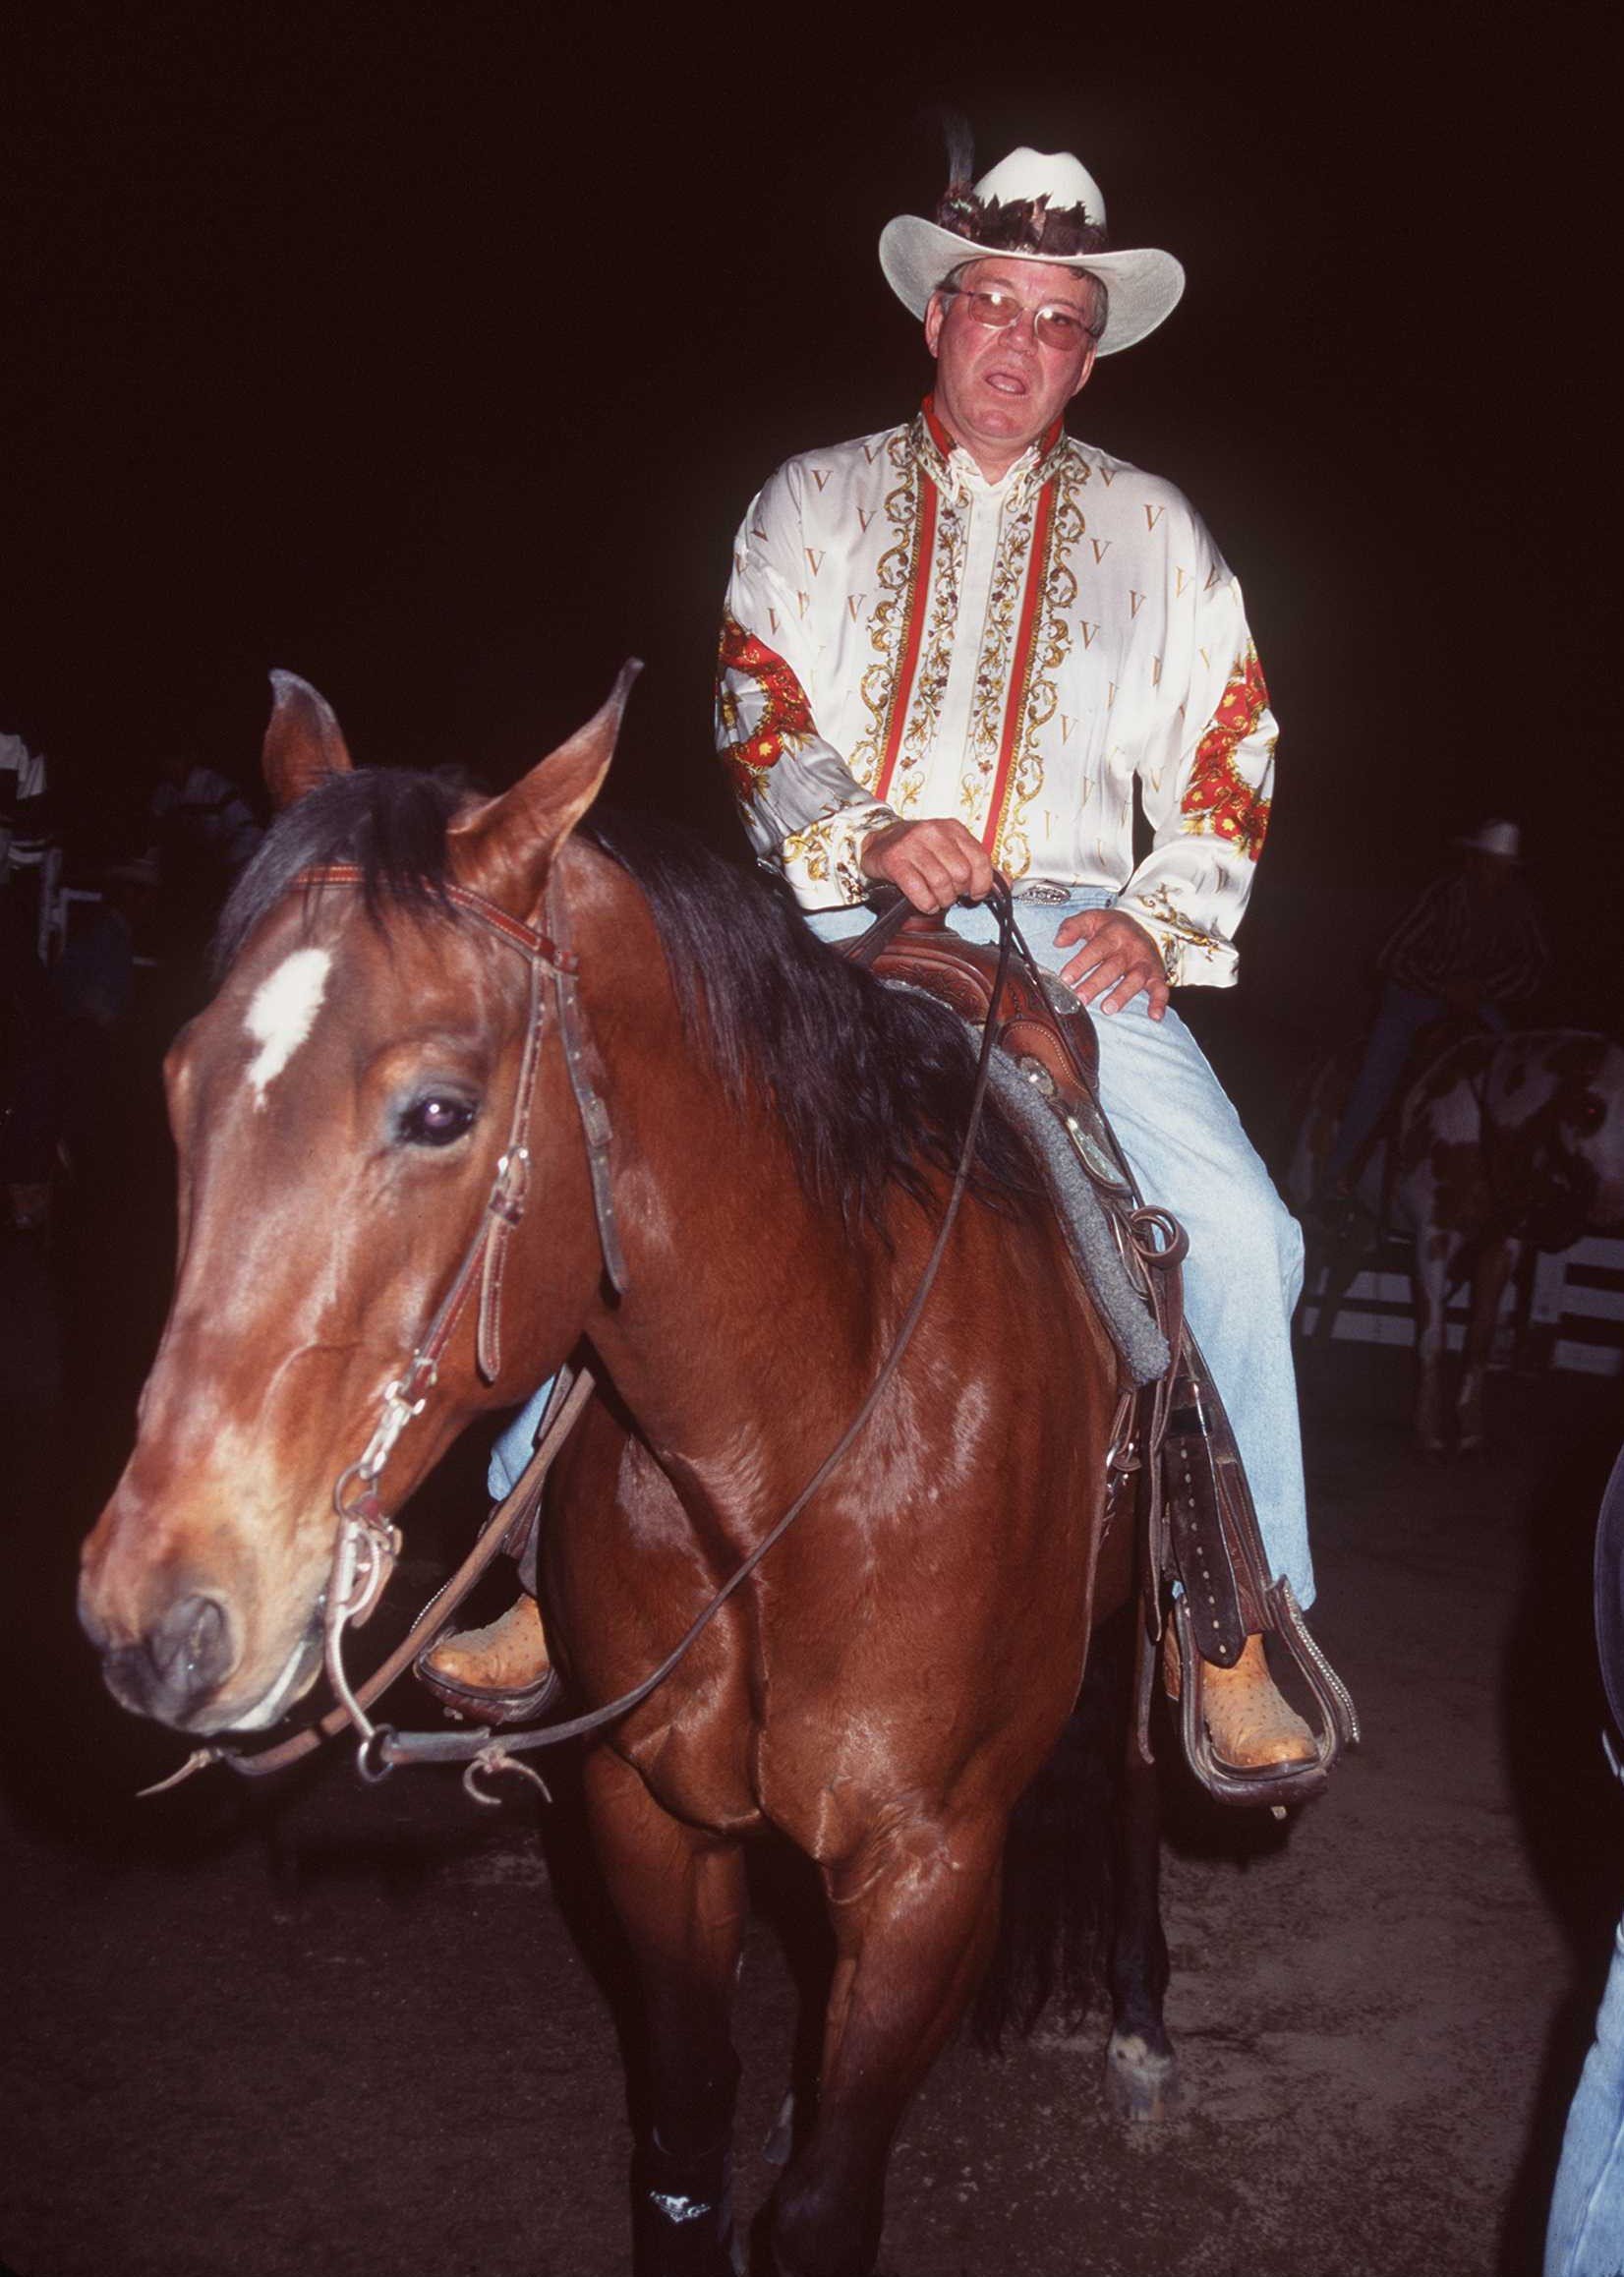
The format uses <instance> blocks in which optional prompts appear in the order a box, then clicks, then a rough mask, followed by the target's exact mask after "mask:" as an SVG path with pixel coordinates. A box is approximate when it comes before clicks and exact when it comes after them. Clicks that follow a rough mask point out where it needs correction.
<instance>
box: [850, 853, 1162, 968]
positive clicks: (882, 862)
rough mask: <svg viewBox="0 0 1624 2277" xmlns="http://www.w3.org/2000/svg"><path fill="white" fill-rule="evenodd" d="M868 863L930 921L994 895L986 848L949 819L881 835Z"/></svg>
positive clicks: (869, 871) (867, 872) (867, 868)
mask: <svg viewBox="0 0 1624 2277" xmlns="http://www.w3.org/2000/svg"><path fill="white" fill-rule="evenodd" d="M862 860H863V875H864V877H867V878H878V879H881V880H883V882H884V883H885V884H887V885H891V886H895V887H896V888H897V889H898V891H899V893H900V894H901V895H902V896H903V897H904V899H905V900H907V901H908V902H910V903H911V904H912V905H913V906H914V908H916V909H919V910H921V911H923V913H924V914H925V915H926V916H927V917H928V916H932V915H934V914H935V912H936V911H937V910H938V909H951V908H952V907H953V905H954V904H955V902H957V901H965V902H980V901H984V900H985V899H986V897H987V896H988V895H989V894H990V893H991V892H992V890H993V865H992V862H991V860H990V858H989V857H988V853H987V849H986V847H984V846H983V845H982V844H981V842H980V840H979V839H976V838H972V837H971V836H970V834H969V832H968V831H967V830H966V829H965V828H964V825H963V824H962V823H961V822H955V821H952V820H951V819H949V818H948V817H946V816H937V817H934V818H932V819H930V820H928V821H925V822H894V823H893V824H892V825H891V827H890V829H889V830H877V831H876V832H875V833H874V835H873V837H872V838H871V839H869V841H868V842H867V844H866V845H865V846H864V847H863V856H862ZM1136 929H1137V928H1135V930H1136ZM1163 994H1164V995H1165V994H1166V991H1165V990H1164V991H1163Z"/></svg>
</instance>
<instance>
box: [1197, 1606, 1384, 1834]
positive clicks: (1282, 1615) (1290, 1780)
mask: <svg viewBox="0 0 1624 2277" xmlns="http://www.w3.org/2000/svg"><path fill="white" fill-rule="evenodd" d="M1265 1611H1266V1612H1267V1614H1268V1616H1269V1617H1268V1619H1267V1621H1266V1623H1265V1626H1266V1628H1268V1629H1271V1630H1272V1631H1273V1633H1274V1634H1275V1635H1276V1636H1277V1637H1278V1638H1279V1639H1280V1641H1281V1643H1282V1644H1283V1645H1284V1647H1285V1649H1286V1651H1287V1652H1288V1653H1289V1654H1290V1655H1291V1659H1292V1664H1293V1665H1294V1666H1295V1667H1296V1668H1297V1670H1298V1672H1299V1674H1300V1675H1301V1676H1302V1678H1303V1680H1304V1682H1305V1684H1306V1686H1307V1688H1308V1691H1309V1693H1310V1695H1311V1697H1312V1700H1313V1705H1314V1710H1315V1714H1316V1717H1317V1721H1318V1724H1319V1728H1318V1730H1317V1731H1316V1732H1315V1733H1314V1754H1313V1757H1312V1759H1311V1760H1310V1761H1308V1762H1305V1763H1283V1764H1279V1765H1276V1766H1273V1767H1265V1768H1264V1769H1262V1770H1258V1771H1238V1770H1237V1769H1236V1768H1235V1767H1234V1765H1233V1764H1228V1763H1225V1762H1224V1760H1223V1758H1222V1757H1221V1756H1219V1755H1218V1754H1216V1753H1215V1752H1214V1749H1213V1745H1212V1739H1211V1735H1210V1734H1209V1732H1208V1730H1207V1724H1206V1708H1205V1700H1204V1679H1203V1676H1202V1672H1201V1671H1202V1667H1203V1663H1202V1659H1201V1655H1200V1654H1199V1652H1198V1651H1197V1650H1196V1646H1195V1632H1194V1627H1193V1624H1192V1622H1191V1620H1190V1617H1189V1604H1188V1602H1187V1601H1186V1600H1185V1598H1184V1597H1182V1596H1181V1597H1177V1598H1175V1599H1174V1601H1173V1606H1172V1608H1171V1618H1172V1622H1173V1635H1174V1640H1175V1642H1176V1644H1177V1646H1178V1649H1179V1735H1180V1738H1181V1740H1182V1741H1183V1743H1184V1751H1185V1758H1186V1761H1187V1762H1188V1763H1189V1768H1190V1770H1191V1771H1192V1772H1193V1773H1194V1774H1195V1777H1196V1778H1197V1779H1198V1780H1199V1781H1200V1782H1201V1784H1202V1785H1203V1786H1204V1787H1205V1788H1206V1789H1207V1792H1208V1793H1209V1794H1212V1795H1215V1796H1216V1797H1217V1798H1218V1800H1219V1801H1220V1802H1233V1803H1254V1804H1255V1803H1264V1804H1267V1805H1270V1806H1271V1807H1273V1808H1276V1809H1282V1810H1283V1809H1285V1808H1287V1807H1288V1806H1289V1805H1291V1804H1294V1803H1305V1802H1311V1801H1312V1800H1313V1798H1314V1797H1315V1796H1316V1795H1319V1794H1323V1793H1324V1791H1325V1788H1326V1785H1327V1784H1328V1782H1329V1779H1330V1774H1331V1767H1332V1765H1333V1764H1334V1763H1335V1762H1336V1760H1337V1758H1338V1756H1339V1755H1341V1753H1342V1751H1343V1749H1344V1748H1345V1747H1353V1746H1355V1745H1357V1743H1358V1740H1359V1716H1358V1713H1357V1712H1356V1710H1355V1707H1354V1703H1353V1699H1352V1697H1351V1696H1350V1694H1349V1691H1348V1688H1347V1686H1346V1685H1345V1684H1344V1683H1343V1681H1342V1679H1341V1677H1340V1676H1339V1675H1338V1674H1337V1673H1336V1670H1335V1669H1334V1668H1333V1667H1332V1666H1331V1664H1330V1663H1329V1661H1327V1660H1326V1658H1325V1656H1324V1654H1323V1653H1322V1652H1321V1651H1320V1649H1319V1647H1318V1646H1317V1645H1316V1644H1315V1643H1314V1641H1313V1639H1312V1637H1311V1636H1309V1634H1308V1631H1307V1628H1306V1626H1305V1623H1304V1619H1303V1614H1302V1611H1301V1609H1300V1608H1299V1606H1298V1603H1297V1598H1296V1596H1295V1594H1294V1592H1293V1590H1292V1585H1291V1583H1290V1582H1289V1581H1288V1580H1287V1579H1286V1577H1285V1576H1284V1574H1282V1575H1281V1577H1280V1578H1279V1580H1278V1581H1276V1582H1274V1583H1272V1584H1271V1585H1270V1588H1269V1590H1268V1593H1267V1596H1266V1599H1265Z"/></svg>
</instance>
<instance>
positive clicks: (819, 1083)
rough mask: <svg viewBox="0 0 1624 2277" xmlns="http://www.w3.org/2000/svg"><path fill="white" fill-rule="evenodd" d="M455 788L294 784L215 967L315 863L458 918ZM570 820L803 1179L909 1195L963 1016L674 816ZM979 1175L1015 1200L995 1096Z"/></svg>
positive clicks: (1009, 1152) (947, 1127)
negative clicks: (639, 907)
mask: <svg viewBox="0 0 1624 2277" xmlns="http://www.w3.org/2000/svg"><path fill="white" fill-rule="evenodd" d="M468 797H469V793H468V790H467V788H466V786H464V785H463V784H462V783H460V782H459V781H457V780H456V779H454V778H452V777H450V776H437V775H427V774H415V773H411V772H408V771H406V770H401V769H389V768H369V769H364V770H361V771H359V772H356V773H353V774H346V775H337V776H334V777H332V778H331V779H330V780H329V781H328V782H326V783H324V784H322V785H321V786H319V788H317V789H315V790H313V791H311V792H310V793H309V794H308V795H307V796H305V797H304V798H301V799H299V800H298V801H297V802H296V803H295V804H294V805H292V806H290V807H289V808H288V809H287V810H286V811H285V812H284V813H283V814H282V815H281V816H280V817H279V819H278V820H277V822H276V823H275V825H274V826H273V828H272V829H271V831H270V833H269V835H268V836H267V838H266V840H265V842H264V844H263V846H262V847H261V849H260V851H259V853H258V854H257V855H256V856H255V859H254V860H253V862H252V863H251V864H250V865H249V867H248V869H247V870H246V871H245V872H244V873H243V875H242V877H241V878H240V879H239V880H238V882H237V884H236V886H235V887H234V889H233V891H232V894H231V897H230V899H229V901H228V902H227V903H226V905H225V908H224V910H223V912H222V914H221V918H220V924H219V929H218V932H217V934H216V937H215V945H214V959H215V966H216V970H217V971H223V970H224V968H225V966H226V965H228V964H229V963H231V962H232V961H233V959H234V958H235V957H236V956H237V954H238V952H239V951H240V950H241V948H242V946H243V944H244V942H245V941H246V940H247V938H248V936H249V934H250V933H251V932H252V931H253V929H254V927H255V926H256V925H257V924H258V923H259V922H260V920H261V917H263V916H264V914H265V913H266V911H267V910H268V909H270V908H271V907H272V906H273V905H275V904H276V903H277V902H279V901H280V900H281V899H282V897H283V896H284V895H285V894H286V893H287V892H288V891H289V890H290V889H291V888H292V887H293V885H294V884H295V882H296V881H297V879H298V877H299V875H300V873H301V872H302V871H304V870H307V869H312V868H319V867H321V866H322V865H324V864H328V863H334V862H347V863H354V864H355V865H356V866H358V867H359V869H360V870H361V873H362V883H363V892H364V895H365V899H366V906H367V910H368V913H369V915H370V916H371V917H372V919H373V921H374V922H375V923H376V924H377V925H379V926H382V927H386V925H387V920H388V914H389V911H390V910H391V908H397V907H401V906H404V907H406V908H408V909H410V910H412V911H414V912H415V913H417V914H418V915H422V916H430V917H439V918H441V919H443V920H444V921H445V922H448V923H456V922H457V921H458V918H457V912H456V908H455V905H453V904H452V902H451V901H450V899H449V896H448V895H447V892H446V888H447V886H448V885H449V883H450V868H449V861H448V853H447V846H446V828H447V825H448V824H449V823H450V821H451V820H452V818H453V817H454V816H455V814H456V813H457V811H458V809H459V808H460V807H462V806H463V805H465V804H466V803H467V801H468ZM580 835H581V836H583V837H584V838H586V839H588V840H590V842H591V843H592V844H593V845H594V846H596V847H598V848H599V849H600V851H601V852H603V853H605V854H607V855H608V856H609V859H610V860H611V861H613V862H615V863H617V864H618V865H619V867H620V868H622V869H623V870H624V871H625V872H626V873H627V875H628V876H629V877H631V878H633V879H634V880H635V881H636V883H637V885H638V886H639V887H640V888H641V889H642V891H643V893H644V895H645V896H646V898H647V900H648V903H649V905H650V908H651V910H652V912H653V915H654V920H655V924H656V926H657V928H658V930H659V933H660V938H661V941H662V943H663V944H664V947H665V951H666V958H667V963H668V965H669V967H670V971H671V977H672V980H673V982H674V984H675V987H676V992H677V1000H678V1004H679V1006H680V1008H681V1014H682V1019H683V1024H684V1029H685V1032H686V1034H687V1036H688V1039H689V1041H690V1043H691V1044H692V1045H693V1046H694V1047H695V1048H696V1049H700V1050H703V1051H705V1052H706V1053H707V1054H708V1055H709V1057H710V1059H711V1061H712V1063H713V1065H714V1066H715V1068H716V1071H717V1074H718V1076H719V1078H720V1080H721V1081H722V1083H723V1085H724V1088H725V1091H726V1093H727V1095H728V1096H729V1097H730V1098H731V1099H733V1100H734V1101H735V1103H737V1102H742V1101H743V1100H744V1099H745V1098H746V1097H748V1096H750V1095H752V1094H756V1095H761V1096H766V1097H770V1098H771V1099H772V1101H773V1102H774V1104H775V1106H776V1107H777V1109H778V1112H779V1115H780V1117H781V1119H782V1121H783V1126H784V1130H785V1132H786V1135H787V1137H788V1139H789V1143H790V1149H791V1153H792V1156H793V1159H794V1162H795V1166H796V1170H797V1173H798V1175H799V1177H800V1179H801V1182H802V1185H803V1186H804V1188H805V1189H806V1191H807V1192H808V1193H809V1194H810V1195H811V1196H812V1197H814V1198H815V1199H816V1200H818V1201H819V1202H821V1203H825V1204H829V1205H832V1206H833V1207H835V1208H837V1209H838V1210H839V1211H840V1212H841V1215H842V1217H843V1218H844V1219H845V1220H846V1222H847V1223H848V1224H850V1223H853V1222H855V1221H857V1220H866V1221H868V1222H870V1223H874V1224H878V1223H880V1222H881V1220H882V1216H883V1210H884V1204H885V1199H886V1196H887V1191H888V1189H890V1188H892V1187H894V1186H899V1187H900V1188H901V1189H902V1191H903V1192H905V1193H907V1194H909V1195H911V1196H913V1197H915V1198H916V1199H918V1200H921V1201H922V1200H923V1199H924V1198H925V1196H926V1194H927V1192H928V1179H927V1167H933V1168H935V1169H937V1170H947V1171H951V1170H952V1169H953V1168H954V1167H955V1165H956V1163H957V1157H958V1151H959V1148H960V1146H961V1145H962V1142H963V1134H964V1129H965V1125H966V1121H967V1117H968V1110H969V1102H970V1094H971V1090H972V1088H973V1076H974V1060H973V1054H972V1051H971V1046H970V1042H969V1038H968V1035H967V1032H966V1031H965V1029H964V1028H963V1027H962V1026H961V1025H960V1024H959V1022H957V1021H956V1020H955V1019H953V1017H952V1016H951V1015H950V1014H948V1013H947V1012H946V1011H945V1010H944V1009H943V1008H942V1007H940V1006H938V1005H935V1004H933V1003H931V1002H930V1001H929V1000H927V999H923V998H921V997H918V996H916V995H914V994H912V993H908V992H902V991H899V990H897V989H893V988H887V987H885V986H884V985H882V984H881V983H880V982H878V981H876V980H874V979H873V977H872V976H871V975H870V974H869V973H867V972H866V971H863V970H862V969H860V968H859V967H857V966H854V965H852V964H849V963H847V962H846V960H845V959H844V958H842V957H839V956H837V955H836V954H835V953H834V952H833V951H832V950H830V949H829V948H827V947H826V946H825V945H824V944H823V943H822V942H821V941H819V940H818V938H817V937H816V935H815V934H814V933H812V931H811V930H810V928H809V927H808V926H807V925H806V924H805V923H803V921H802V919H801V917H800V916H799V914H798V912H797V911H796V909H795V908H794V906H793V905H792V903H791V902H790V900H789V897H788V895H787V893H786V892H785V891H784V890H783V888H782V887H779V886H777V885H775V884H773V883H770V882H769V881H768V880H767V879H766V878H764V877H763V876H762V874H761V873H760V872H759V871H756V870H753V869H749V870H746V869H740V868H737V867H735V866H734V865H732V864H731V863H728V862H725V861H724V860H723V859H722V858H721V857H720V856H718V855H717V854H714V853H712V852H711V851H710V850H709V849H708V848H707V847H704V846H702V845H701V844H700V842H699V841H698V840H697V839H695V838H694V837H692V836H691V835H690V834H689V833H688V832H686V831H684V830H681V829H679V828H677V827H676V826H675V825H674V824H668V823H661V822H656V821H653V820H651V819H649V818H648V817H646V816H640V815H634V814H630V813H626V812H615V811H608V812H606V811H605V810H603V809H601V808H600V809H595V810H594V812H593V814H592V815H591V816H590V817H589V818H588V819H587V821H585V822H584V823H583V824H582V825H581V826H580ZM975 1184H976V1187H977V1189H978V1191H980V1192H981V1193H982V1194H984V1195H986V1196H988V1197H992V1198H997V1199H1000V1200H1002V1201H1003V1202H1004V1203H1005V1205H1006V1206H1012V1205H1013V1206H1016V1207H1018V1206H1019V1202H1020V1200H1021V1199H1023V1198H1024V1197H1026V1196H1028V1195H1030V1194H1031V1193H1032V1192H1033V1188H1034V1180H1033V1173H1032V1169H1031V1165H1030V1161H1029V1159H1028V1157H1027V1155H1026V1152H1025V1149H1024V1146H1023V1145H1022V1143H1021V1141H1020V1140H1019V1139H1018V1138H1016V1137H1015V1134H1014V1132H1013V1131H1012V1130H1011V1129H1010V1127H1009V1126H1008V1124H1007V1123H1006V1122H1005V1120H1004V1118H1003V1117H1002V1116H1001V1115H999V1114H998V1113H997V1112H996V1111H994V1109H993V1103H992V1101H991V1100H989V1102H988V1112H987V1113H986V1115H985V1116H984V1117H983V1122H982V1128H981V1133H980V1136H979V1143H978V1147H977V1160H976V1170H975Z"/></svg>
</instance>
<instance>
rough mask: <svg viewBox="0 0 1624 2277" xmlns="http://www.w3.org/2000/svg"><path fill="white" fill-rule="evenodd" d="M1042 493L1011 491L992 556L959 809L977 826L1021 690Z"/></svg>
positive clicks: (1031, 487)
mask: <svg viewBox="0 0 1624 2277" xmlns="http://www.w3.org/2000/svg"><path fill="white" fill-rule="evenodd" d="M1039 496H1041V493H1040V492H1039V490H1038V488H1037V486H1036V485H1035V484H1033V483H1031V482H1022V483H1021V485H1020V488H1019V490H1018V492H1012V494H1011V496H1010V497H1009V498H1008V499H1007V500H1006V501H1005V505H1004V510H1003V513H1002V514H1001V515H1000V517H999V528H998V551H997V553H996V555H994V558H993V575H992V583H991V585H990V586H989V587H988V589H987V614H986V617H985V619H984V621H983V624H982V628H981V647H980V650H979V652H978V654H977V656H976V660H975V682H974V685H973V687H972V689H971V693H970V719H969V727H968V729H967V730H966V732H965V736H964V766H963V772H962V773H961V775H960V776H959V779H958V811H959V814H960V815H961V817H962V818H963V820H964V821H965V822H966V823H967V824H968V825H969V827H970V828H971V829H972V830H977V829H979V828H980V827H981V825H982V824H983V823H984V822H985V821H986V819H987V803H988V800H989V798H990V797H991V795H992V789H993V781H994V778H995V776H996V775H997V773H998V754H999V749H1000V745H1001V743H1002V741H1003V735H1004V722H1005V719H1006V717H1007V716H1008V712H1009V707H1010V704H1011V703H1012V702H1018V700H1019V694H1018V690H1013V689H1012V688H1011V687H1010V684H1009V682H1010V663H1011V651H1012V649H1013V648H1014V646H1015V627H1016V626H1017V625H1018V623H1019V621H1020V604H1021V600H1022V597H1023V596H1024V593H1025V590H1026V567H1027V562H1028V560H1029V558H1030V555H1031V549H1032V520H1033V516H1034V515H1035V513H1036V511H1037V501H1038V498H1039Z"/></svg>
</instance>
